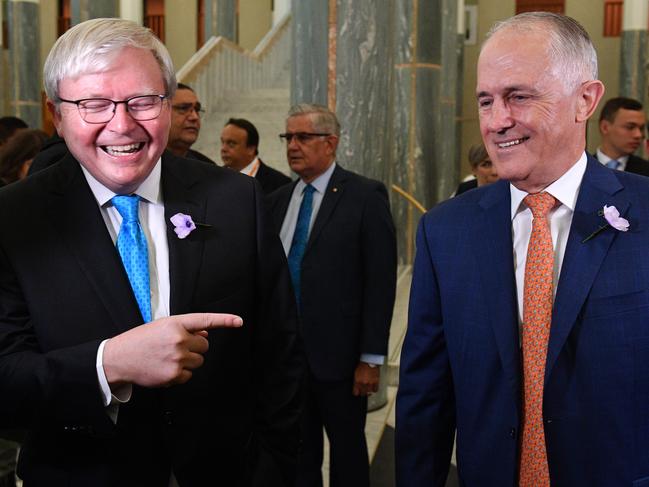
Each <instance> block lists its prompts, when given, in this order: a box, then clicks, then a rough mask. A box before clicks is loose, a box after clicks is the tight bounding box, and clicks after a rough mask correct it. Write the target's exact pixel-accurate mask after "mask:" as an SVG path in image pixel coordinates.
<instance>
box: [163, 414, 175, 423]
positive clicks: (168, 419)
mask: <svg viewBox="0 0 649 487" xmlns="http://www.w3.org/2000/svg"><path fill="white" fill-rule="evenodd" d="M163 417H164V422H165V424H166V425H167V426H171V425H172V424H174V418H173V413H172V412H171V411H165V412H164V413H163Z"/></svg>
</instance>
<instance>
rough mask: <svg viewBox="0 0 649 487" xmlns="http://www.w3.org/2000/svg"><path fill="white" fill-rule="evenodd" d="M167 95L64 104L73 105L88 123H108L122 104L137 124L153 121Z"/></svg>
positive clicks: (75, 101)
mask: <svg viewBox="0 0 649 487" xmlns="http://www.w3.org/2000/svg"><path fill="white" fill-rule="evenodd" d="M165 98H167V95H141V96H132V97H131V98H128V99H126V100H122V101H115V100H109V99H108V98H84V99H82V100H64V99H63V98H59V101H62V102H64V103H73V104H74V105H76V106H77V108H78V110H79V115H81V118H82V119H83V120H84V121H86V122H88V123H108V122H110V121H111V120H112V119H113V117H114V116H115V111H116V110H117V105H119V104H120V103H123V104H124V106H125V107H126V111H127V112H128V113H129V115H130V116H131V117H132V118H133V120H137V121H138V122H145V121H147V120H153V119H154V118H158V116H160V112H161V111H162V102H163V101H164V99H165Z"/></svg>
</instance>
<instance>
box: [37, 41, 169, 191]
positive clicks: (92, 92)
mask: <svg viewBox="0 0 649 487" xmlns="http://www.w3.org/2000/svg"><path fill="white" fill-rule="evenodd" d="M134 66H135V67H136V68H134ZM58 94H59V96H60V97H61V98H65V99H67V100H79V99H83V98H108V99H111V100H115V101H121V100H126V99H128V98H131V97H133V96H138V95H152V94H156V95H160V94H165V86H164V81H163V78H162V72H161V70H160V66H159V65H158V63H157V62H156V60H155V58H154V57H153V54H151V52H149V51H145V50H142V49H136V48H132V47H127V48H124V49H122V50H121V51H120V52H119V54H118V55H116V56H115V62H114V63H112V64H111V66H110V67H109V69H107V70H105V71H103V72H101V73H91V74H84V75H81V76H79V77H77V78H65V79H63V80H61V81H60V83H59V86H58ZM48 107H49V109H50V111H51V112H52V115H53V118H54V123H55V125H56V128H57V131H58V133H59V135H61V137H63V138H64V139H65V142H66V144H67V146H68V148H69V149H70V152H71V153H72V154H73V155H74V157H75V158H76V159H77V160H78V161H79V162H80V163H81V165H83V166H84V167H85V168H86V169H87V170H88V172H90V174H92V175H93V177H94V178H95V179H97V180H98V181H99V182H100V183H101V184H103V185H104V186H106V187H107V188H108V189H110V190H111V191H114V192H115V193H118V194H130V193H132V192H133V191H135V189H137V187H138V186H139V185H140V184H141V183H142V182H143V181H144V180H145V179H146V178H147V176H148V175H149V174H150V173H151V170H152V169H153V167H154V166H155V164H156V162H157V161H158V159H159V158H160V155H161V154H162V151H164V148H165V146H166V145H167V137H168V135H169V121H170V118H169V103H168V101H167V100H164V101H163V104H162V111H161V113H160V116H158V117H157V118H155V119H153V120H147V121H144V122H138V121H136V120H134V119H133V118H132V117H131V116H130V115H129V113H128V112H127V111H126V107H125V105H124V104H120V105H118V106H117V108H116V111H115V116H114V117H113V119H112V120H111V121H110V122H107V123H101V124H91V123H87V122H85V121H84V120H83V119H82V118H81V116H80V114H79V110H77V107H76V106H75V105H74V104H72V103H61V104H60V105H59V106H58V108H59V110H56V107H55V106H54V105H53V104H52V102H50V101H48Z"/></svg>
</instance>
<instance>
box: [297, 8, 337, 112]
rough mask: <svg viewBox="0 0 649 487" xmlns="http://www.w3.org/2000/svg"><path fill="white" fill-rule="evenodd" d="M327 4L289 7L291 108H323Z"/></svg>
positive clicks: (327, 38)
mask: <svg viewBox="0 0 649 487" xmlns="http://www.w3.org/2000/svg"><path fill="white" fill-rule="evenodd" d="M331 1H332V0H329V1H322V0H319V1H315V2H312V1H303V0H300V1H295V2H292V3H291V19H292V21H291V49H292V52H291V105H295V104H296V103H319V104H321V105H327V92H328V90H327V88H328V73H329V69H328V66H329V3H330V2H331Z"/></svg>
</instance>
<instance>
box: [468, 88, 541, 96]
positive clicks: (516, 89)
mask: <svg viewBox="0 0 649 487" xmlns="http://www.w3.org/2000/svg"><path fill="white" fill-rule="evenodd" d="M514 91H533V90H532V88H530V87H525V86H521V85H514V86H507V87H506V88H505V89H504V92H505V94H506V95H508V94H509V93H512V92H514ZM483 96H492V95H491V93H489V92H488V91H480V92H478V93H477V95H476V98H481V97H483Z"/></svg>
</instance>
